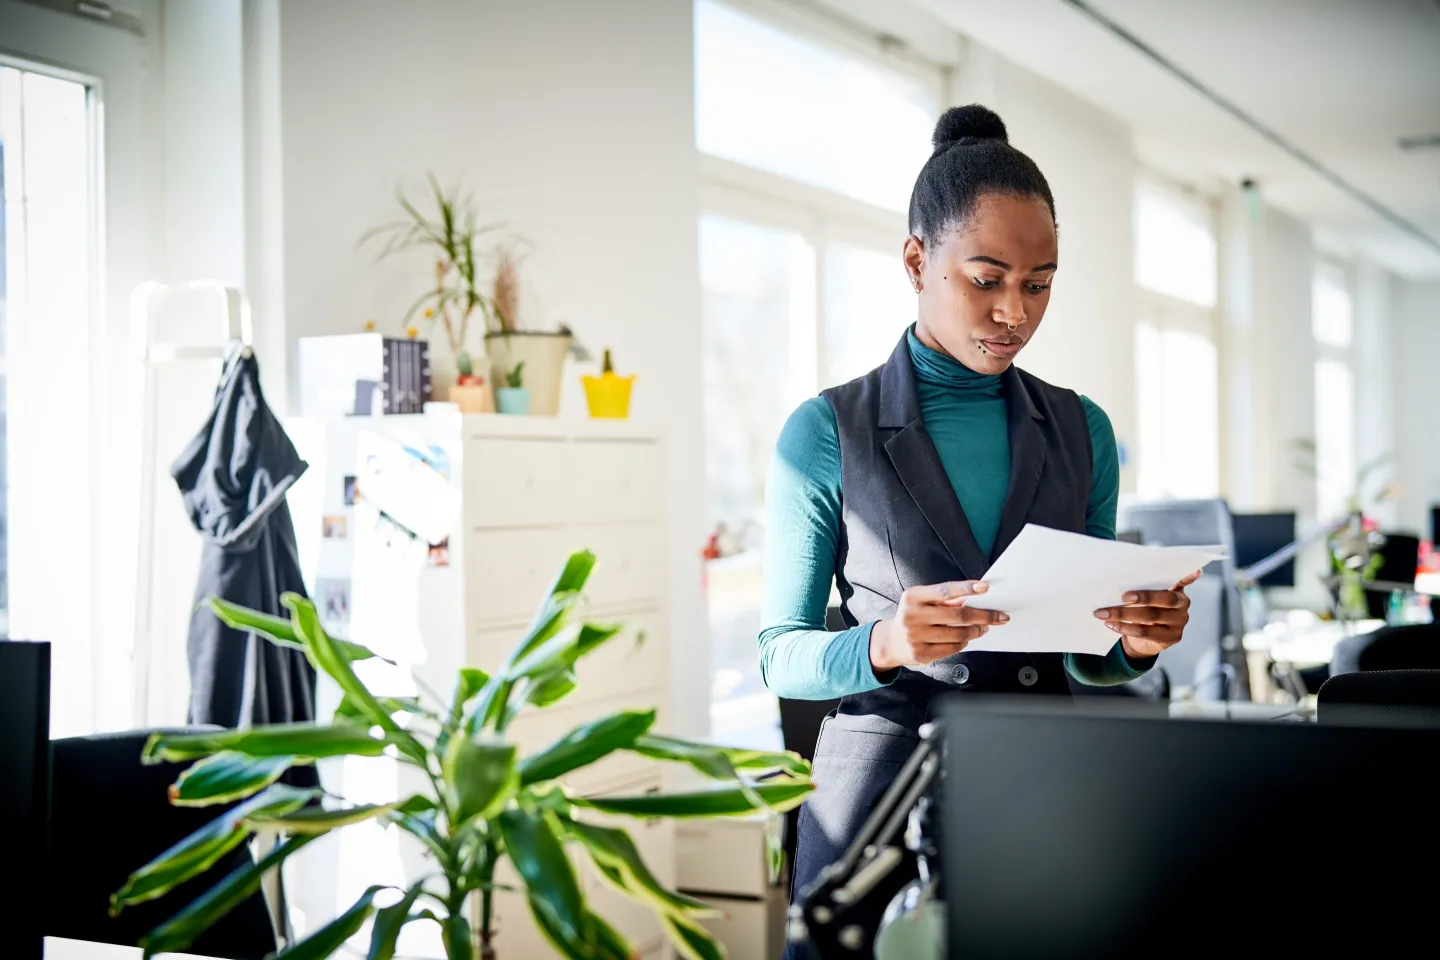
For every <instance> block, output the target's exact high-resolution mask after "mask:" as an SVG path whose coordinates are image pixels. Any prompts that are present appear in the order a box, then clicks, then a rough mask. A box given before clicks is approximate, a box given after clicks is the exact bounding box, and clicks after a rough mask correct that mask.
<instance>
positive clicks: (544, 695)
mask: <svg viewBox="0 0 1440 960" xmlns="http://www.w3.org/2000/svg"><path fill="white" fill-rule="evenodd" d="M574 690H575V671H574V670H572V669H571V668H569V667H564V668H561V669H559V670H552V671H550V672H549V673H547V674H544V675H542V676H539V677H536V678H535V680H534V681H532V682H531V684H530V686H529V687H528V688H527V689H526V690H525V702H526V703H533V704H535V706H537V707H548V706H550V705H552V704H555V703H559V702H560V701H561V700H563V699H565V698H566V697H568V696H569V695H570V694H571V693H572V692H574Z"/></svg>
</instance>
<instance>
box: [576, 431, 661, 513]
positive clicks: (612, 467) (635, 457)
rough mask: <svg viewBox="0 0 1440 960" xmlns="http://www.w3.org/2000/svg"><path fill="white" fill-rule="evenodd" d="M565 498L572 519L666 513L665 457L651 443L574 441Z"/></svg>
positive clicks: (657, 447) (657, 445)
mask: <svg viewBox="0 0 1440 960" xmlns="http://www.w3.org/2000/svg"><path fill="white" fill-rule="evenodd" d="M571 456H572V457H573V458H574V465H573V469H571V470H570V471H568V473H567V475H566V478H567V480H568V489H567V499H568V500H569V502H570V503H571V504H572V506H573V509H574V519H575V522H577V523H605V522H615V521H624V520H631V521H634V520H641V521H645V520H648V521H659V520H662V519H664V517H665V459H664V455H663V448H662V447H661V446H660V445H659V444H655V443H622V442H617V441H613V440H612V441H598V440H578V441H576V442H575V443H574V444H572V445H571Z"/></svg>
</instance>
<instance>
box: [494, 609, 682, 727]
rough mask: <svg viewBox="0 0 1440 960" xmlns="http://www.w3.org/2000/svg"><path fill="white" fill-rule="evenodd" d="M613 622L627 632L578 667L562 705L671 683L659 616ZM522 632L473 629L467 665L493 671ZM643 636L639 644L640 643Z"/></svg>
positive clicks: (649, 613)
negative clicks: (620, 624)
mask: <svg viewBox="0 0 1440 960" xmlns="http://www.w3.org/2000/svg"><path fill="white" fill-rule="evenodd" d="M591 619H596V620H602V619H609V618H603V617H595V618H591ZM614 619H615V620H618V621H620V622H621V623H624V624H625V630H624V631H622V632H621V633H620V634H619V635H618V636H616V637H614V638H612V639H611V640H609V641H607V642H606V643H605V645H604V646H602V647H601V648H600V649H599V650H596V651H595V652H594V653H592V654H590V655H589V656H587V657H585V658H584V659H582V660H581V661H580V662H579V663H578V664H577V665H576V669H575V674H576V681H577V684H576V688H575V691H574V692H573V693H571V694H570V696H569V697H567V698H566V700H565V704H566V705H569V704H578V703H588V702H590V701H593V700H608V699H610V698H612V697H614V696H615V695H617V694H623V693H630V692H633V691H638V690H645V689H651V688H657V687H661V688H663V687H665V686H666V685H667V684H668V683H669V660H668V658H667V645H666V636H665V625H664V622H663V621H662V620H661V618H660V615H659V613H658V612H655V611H647V612H645V613H642V614H637V615H634V616H619V617H616V618H614ZM526 629H527V628H526V627H522V626H513V627H492V628H487V629H472V630H471V633H470V644H469V647H468V649H467V651H466V662H467V663H469V664H471V665H473V666H477V667H479V668H481V669H482V670H485V671H486V672H493V671H494V670H495V669H496V668H497V667H499V665H500V664H502V663H504V662H505V658H506V657H508V656H509V655H510V651H511V650H513V649H515V645H516V644H517V643H519V642H520V640H521V639H522V638H523V637H524V636H525V631H526ZM642 635H643V636H644V641H643V643H642V642H640V637H641V636H642Z"/></svg>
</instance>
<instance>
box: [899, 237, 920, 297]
mask: <svg viewBox="0 0 1440 960" xmlns="http://www.w3.org/2000/svg"><path fill="white" fill-rule="evenodd" d="M902 259H904V261H905V272H906V273H907V274H909V275H910V286H912V287H914V288H915V292H916V293H919V292H920V288H921V287H922V286H924V284H925V241H924V240H921V239H920V238H919V237H917V236H915V234H913V233H912V234H910V236H909V237H907V238H906V239H905V252H904V253H903V254H902Z"/></svg>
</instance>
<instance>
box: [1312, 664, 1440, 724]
mask: <svg viewBox="0 0 1440 960" xmlns="http://www.w3.org/2000/svg"><path fill="white" fill-rule="evenodd" d="M1316 719H1317V720H1319V721H1320V722H1322V723H1331V722H1335V721H1354V720H1359V721H1367V722H1375V723H1404V724H1409V723H1415V722H1424V723H1435V722H1440V670H1364V671H1361V672H1358V673H1342V674H1340V675H1338V676H1334V677H1331V678H1330V679H1329V680H1326V681H1325V683H1324V684H1322V685H1321V687H1320V693H1319V695H1318V697H1317V700H1316Z"/></svg>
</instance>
